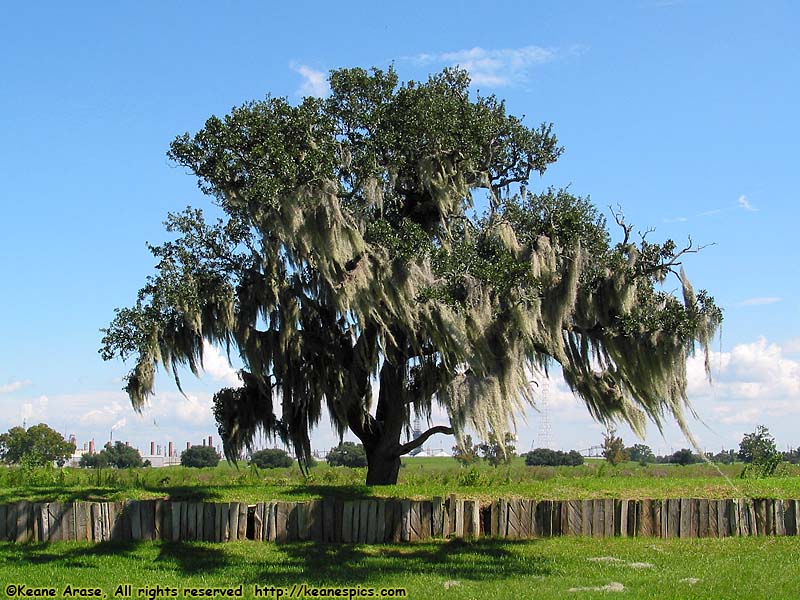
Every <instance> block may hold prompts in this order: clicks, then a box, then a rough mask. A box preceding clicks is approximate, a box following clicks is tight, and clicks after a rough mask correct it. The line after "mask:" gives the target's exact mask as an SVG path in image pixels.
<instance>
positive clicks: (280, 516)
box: [275, 502, 292, 542]
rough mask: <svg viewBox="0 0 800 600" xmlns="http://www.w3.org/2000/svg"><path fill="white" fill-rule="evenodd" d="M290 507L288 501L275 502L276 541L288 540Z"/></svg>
mask: <svg viewBox="0 0 800 600" xmlns="http://www.w3.org/2000/svg"><path fill="white" fill-rule="evenodd" d="M291 509H292V507H291V505H290V503H289V502H276V503H275V541H277V542H286V541H288V540H289V531H290V527H289V515H290V513H291Z"/></svg>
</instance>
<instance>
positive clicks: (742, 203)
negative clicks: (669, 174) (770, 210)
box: [662, 194, 758, 223]
mask: <svg viewBox="0 0 800 600" xmlns="http://www.w3.org/2000/svg"><path fill="white" fill-rule="evenodd" d="M740 208H741V209H744V210H746V211H748V212H758V209H757V208H756V207H754V206H753V205H752V204H750V201H749V200H748V199H747V196H745V195H744V194H742V195H741V196H739V199H738V200H737V201H736V204H735V205H728V206H726V207H724V208H712V209H710V210H704V211H703V212H699V213H697V214H695V215H694V216H693V217H692V218H697V217H714V216H716V215H719V214H722V213H724V212H728V211H731V210H737V209H740ZM662 221H663V222H664V223H685V222H687V221H689V219H688V218H686V217H672V218H665V219H662Z"/></svg>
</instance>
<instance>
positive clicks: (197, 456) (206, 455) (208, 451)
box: [181, 446, 219, 468]
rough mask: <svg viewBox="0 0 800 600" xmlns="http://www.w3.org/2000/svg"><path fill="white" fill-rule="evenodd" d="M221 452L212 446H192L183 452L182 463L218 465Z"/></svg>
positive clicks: (197, 465)
mask: <svg viewBox="0 0 800 600" xmlns="http://www.w3.org/2000/svg"><path fill="white" fill-rule="evenodd" d="M218 464H219V454H217V451H216V450H214V448H212V447H211V446H191V447H190V448H187V449H186V450H184V451H183V452H181V465H182V466H184V467H197V468H202V467H216V466H217V465H218Z"/></svg>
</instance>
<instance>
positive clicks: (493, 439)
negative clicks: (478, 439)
mask: <svg viewBox="0 0 800 600" xmlns="http://www.w3.org/2000/svg"><path fill="white" fill-rule="evenodd" d="M515 444H516V440H515V439H514V435H513V434H512V433H510V432H506V434H505V437H504V438H503V441H502V443H501V442H500V440H498V438H497V436H496V435H495V434H494V433H490V434H489V439H488V440H487V441H485V442H483V443H481V444H480V445H479V446H478V449H479V450H480V453H481V456H482V457H483V459H484V460H485V461H487V462H488V463H489V464H490V465H492V466H493V467H498V466H500V465H508V464H511V459H512V458H514V457H515V456H516V455H517V454H516V446H515Z"/></svg>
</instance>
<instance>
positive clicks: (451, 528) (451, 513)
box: [445, 494, 457, 537]
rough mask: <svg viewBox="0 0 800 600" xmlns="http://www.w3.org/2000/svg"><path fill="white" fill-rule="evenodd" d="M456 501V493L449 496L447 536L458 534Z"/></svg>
mask: <svg viewBox="0 0 800 600" xmlns="http://www.w3.org/2000/svg"><path fill="white" fill-rule="evenodd" d="M456 503H457V497H456V495H455V494H450V495H448V496H447V504H446V506H447V523H446V524H445V526H446V527H447V532H446V533H445V537H450V536H454V535H456Z"/></svg>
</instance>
